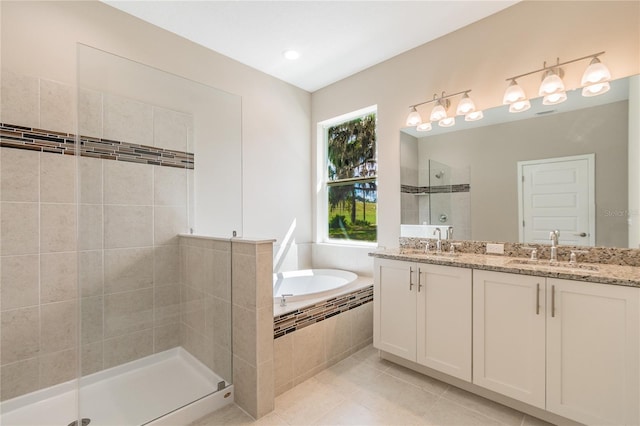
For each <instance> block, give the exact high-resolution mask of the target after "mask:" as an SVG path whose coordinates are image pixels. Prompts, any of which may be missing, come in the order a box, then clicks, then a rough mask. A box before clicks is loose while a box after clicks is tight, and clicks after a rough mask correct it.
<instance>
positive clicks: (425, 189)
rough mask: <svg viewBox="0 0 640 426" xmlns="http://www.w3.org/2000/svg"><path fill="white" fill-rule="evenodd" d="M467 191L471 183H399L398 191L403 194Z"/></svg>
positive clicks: (469, 189)
mask: <svg viewBox="0 0 640 426" xmlns="http://www.w3.org/2000/svg"><path fill="white" fill-rule="evenodd" d="M469 191H471V185H469V184H468V183H461V184H457V185H439V186H413V185H400V192H402V193H404V194H450V193H452V192H469Z"/></svg>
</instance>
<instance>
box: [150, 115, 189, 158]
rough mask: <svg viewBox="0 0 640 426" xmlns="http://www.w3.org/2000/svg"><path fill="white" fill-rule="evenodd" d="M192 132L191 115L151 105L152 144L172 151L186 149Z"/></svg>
mask: <svg viewBox="0 0 640 426" xmlns="http://www.w3.org/2000/svg"><path fill="white" fill-rule="evenodd" d="M192 132H193V116H191V115H189V114H185V113H182V112H177V111H171V110H168V109H165V108H159V107H153V138H154V141H153V142H154V146H157V147H160V148H164V149H171V150H173V151H186V150H187V145H188V143H187V141H188V140H189V137H190V134H191V133H192ZM192 152H193V149H192Z"/></svg>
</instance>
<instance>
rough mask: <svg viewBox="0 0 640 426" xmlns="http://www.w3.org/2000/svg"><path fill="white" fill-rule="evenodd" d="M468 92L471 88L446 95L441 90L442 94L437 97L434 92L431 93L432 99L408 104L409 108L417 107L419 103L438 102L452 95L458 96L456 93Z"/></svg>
mask: <svg viewBox="0 0 640 426" xmlns="http://www.w3.org/2000/svg"><path fill="white" fill-rule="evenodd" d="M469 92H471V89H469V90H463V91H462V92H456V93H452V94H450V95H446V96H445V92H442V96H440V97H438V95H436V94H434V95H433V99H431V100H428V101H424V102H420V103H418V104H413V105H409V108H415V107H419V106H420V105H426V104H430V103H431V102H438V101H441V100H443V99H447V98H451V97H453V96H458V95H462V94H464V93H469Z"/></svg>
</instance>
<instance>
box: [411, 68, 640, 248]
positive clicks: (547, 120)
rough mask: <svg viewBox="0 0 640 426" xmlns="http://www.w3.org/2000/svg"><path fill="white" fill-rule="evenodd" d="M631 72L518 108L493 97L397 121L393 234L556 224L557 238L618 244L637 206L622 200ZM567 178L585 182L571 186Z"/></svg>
mask: <svg viewBox="0 0 640 426" xmlns="http://www.w3.org/2000/svg"><path fill="white" fill-rule="evenodd" d="M632 78H633V79H637V78H638V76H635V77H630V78H623V79H619V80H615V81H613V82H612V83H611V90H610V91H609V92H607V93H605V94H603V95H600V96H595V97H583V96H582V95H581V91H580V90H579V89H578V90H572V91H569V92H568V93H567V94H568V100H567V101H566V102H564V103H562V104H558V105H553V106H545V105H542V102H541V99H540V98H538V99H533V100H531V104H532V107H531V109H530V110H528V111H525V112H521V113H516V114H514V113H509V112H508V107H507V106H504V105H503V106H499V107H496V108H492V109H488V110H485V111H484V115H485V118H484V119H483V120H481V121H477V122H465V121H463V120H460V117H458V122H457V123H456V125H455V126H454V127H450V128H441V127H438V126H437V125H434V126H433V130H432V131H430V132H419V131H416V129H415V128H405V129H402V130H401V134H400V149H401V153H400V158H401V193H402V194H401V208H402V212H401V218H402V225H401V236H430V235H427V234H426V233H425V234H422V235H421V234H420V228H425V229H429V230H430V229H432V228H433V227H434V226H439V227H443V228H448V227H453V230H454V238H455V239H461V240H484V241H504V242H539V243H548V241H547V239H548V236H549V231H550V230H552V229H560V231H561V243H564V244H572V245H584V246H605V247H628V246H629V236H628V234H629V219H630V215H632V214H637V212H633V211H630V209H629V202H628V190H629V188H628V164H627V163H628V150H629V132H630V130H629V128H630V126H632V128H633V126H636V128H637V126H638V123H637V121H638V117H631V118H630V115H629V102H630V97H631V99H632V102H637V97H638V96H639V95H638V93H634V90H631V89H630V79H632ZM634 97H635V98H634ZM636 143H637V141H636ZM576 179H580V180H583V181H584V182H585V183H584V185H586V186H581V187H580V188H586V190H583V189H580V190H576V189H575V188H574V187H573V186H572V185H573V183H572V182H573V180H576ZM523 182H524V183H523ZM531 182H533V184H534V185H537V186H536V187H535V190H534V191H533V193H532V192H531V190H530V187H531ZM580 191H582V192H580ZM585 191H586V192H585ZM571 208H572V209H573V211H574V213H575V217H573V216H571V215H572V214H573V213H571V214H569V216H567V214H566V213H567V209H571ZM554 209H555V210H554ZM554 211H561V212H563V213H562V216H563V219H562V220H558V219H557V218H555V216H554V213H553V212H554ZM532 212H533V213H532ZM559 216H560V215H559ZM567 217H568V218H567ZM425 225H426V226H425ZM416 229H417V230H418V231H416ZM532 231H533V232H532ZM416 232H417V233H416Z"/></svg>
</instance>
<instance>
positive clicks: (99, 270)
mask: <svg viewBox="0 0 640 426" xmlns="http://www.w3.org/2000/svg"><path fill="white" fill-rule="evenodd" d="M78 259H79V261H78V268H79V269H80V270H79V275H80V294H81V296H82V297H89V296H99V295H101V294H102V293H103V289H104V276H103V251H102V250H93V251H81V252H78Z"/></svg>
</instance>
